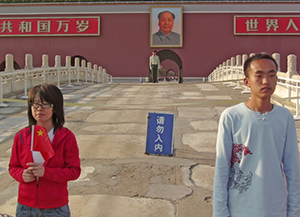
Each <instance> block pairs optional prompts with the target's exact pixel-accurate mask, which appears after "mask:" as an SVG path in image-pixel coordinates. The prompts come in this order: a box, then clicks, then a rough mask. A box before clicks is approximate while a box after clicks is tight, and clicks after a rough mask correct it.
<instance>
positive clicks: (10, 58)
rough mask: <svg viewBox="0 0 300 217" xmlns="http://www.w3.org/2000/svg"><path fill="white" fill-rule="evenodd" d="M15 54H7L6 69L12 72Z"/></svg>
mask: <svg viewBox="0 0 300 217" xmlns="http://www.w3.org/2000/svg"><path fill="white" fill-rule="evenodd" d="M14 70H15V69H14V56H13V55H12V54H6V55H5V71H6V72H12V71H14Z"/></svg>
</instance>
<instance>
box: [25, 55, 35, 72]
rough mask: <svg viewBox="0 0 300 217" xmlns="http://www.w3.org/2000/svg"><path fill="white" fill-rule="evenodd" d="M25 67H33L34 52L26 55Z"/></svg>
mask: <svg viewBox="0 0 300 217" xmlns="http://www.w3.org/2000/svg"><path fill="white" fill-rule="evenodd" d="M25 69H29V70H30V69H33V57H32V54H26V55H25Z"/></svg>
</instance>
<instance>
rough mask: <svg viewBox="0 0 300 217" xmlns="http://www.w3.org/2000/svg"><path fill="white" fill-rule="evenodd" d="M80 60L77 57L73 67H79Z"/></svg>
mask: <svg viewBox="0 0 300 217" xmlns="http://www.w3.org/2000/svg"><path fill="white" fill-rule="evenodd" d="M79 63H80V59H79V57H76V58H75V67H79Z"/></svg>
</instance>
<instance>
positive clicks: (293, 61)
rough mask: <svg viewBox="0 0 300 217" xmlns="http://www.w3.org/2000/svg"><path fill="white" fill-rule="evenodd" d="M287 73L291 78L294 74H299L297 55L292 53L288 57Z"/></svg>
mask: <svg viewBox="0 0 300 217" xmlns="http://www.w3.org/2000/svg"><path fill="white" fill-rule="evenodd" d="M286 73H287V75H288V78H291V77H292V76H293V75H297V56H296V55H294V54H290V55H288V57H287V72H286Z"/></svg>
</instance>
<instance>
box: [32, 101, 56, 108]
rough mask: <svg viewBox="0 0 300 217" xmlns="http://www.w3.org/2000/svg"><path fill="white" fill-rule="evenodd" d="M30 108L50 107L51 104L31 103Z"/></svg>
mask: <svg viewBox="0 0 300 217" xmlns="http://www.w3.org/2000/svg"><path fill="white" fill-rule="evenodd" d="M31 106H32V108H34V109H38V108H39V107H41V108H42V109H49V108H51V107H52V104H49V103H36V102H34V103H31Z"/></svg>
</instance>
